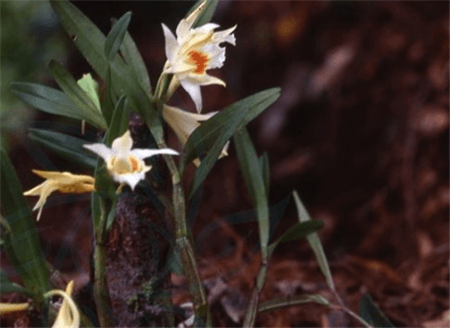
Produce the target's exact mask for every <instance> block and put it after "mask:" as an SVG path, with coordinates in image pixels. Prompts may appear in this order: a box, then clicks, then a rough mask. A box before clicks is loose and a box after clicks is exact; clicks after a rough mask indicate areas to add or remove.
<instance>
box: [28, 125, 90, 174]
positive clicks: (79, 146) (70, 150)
mask: <svg viewBox="0 0 450 328" xmlns="http://www.w3.org/2000/svg"><path fill="white" fill-rule="evenodd" d="M28 136H29V138H30V139H31V140H32V141H34V142H36V143H38V144H40V145H42V146H44V147H46V148H48V149H49V150H51V151H53V152H55V153H56V154H58V155H60V156H61V157H64V158H66V159H69V160H71V161H74V162H77V163H79V164H81V165H84V166H86V167H89V168H95V166H96V164H97V159H96V158H95V157H94V156H92V154H90V153H89V152H88V151H87V150H86V148H83V145H85V144H86V143H87V142H86V141H85V140H83V139H79V138H76V137H72V136H69V135H66V134H63V133H59V132H55V131H48V130H42V129H30V130H29V134H28Z"/></svg>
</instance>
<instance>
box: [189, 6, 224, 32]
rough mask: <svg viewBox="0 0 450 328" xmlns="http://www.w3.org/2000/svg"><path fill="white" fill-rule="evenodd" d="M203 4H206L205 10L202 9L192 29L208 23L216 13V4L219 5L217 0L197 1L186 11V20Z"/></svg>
mask: <svg viewBox="0 0 450 328" xmlns="http://www.w3.org/2000/svg"><path fill="white" fill-rule="evenodd" d="M203 2H206V4H205V7H206V8H205V9H203V11H202V13H201V14H200V15H199V16H198V18H197V19H196V21H195V22H194V24H193V25H192V27H199V26H202V25H205V24H206V23H209V22H210V21H211V19H212V17H213V15H214V12H215V11H216V7H217V4H218V3H219V1H218V0H208V1H206V0H199V1H197V2H196V3H195V5H194V6H192V8H191V9H190V10H189V11H188V13H187V15H186V18H187V17H188V16H189V15H190V14H191V13H192V12H193V11H194V10H196V9H197V8H198V7H199V6H200V5H201V4H202V3H203Z"/></svg>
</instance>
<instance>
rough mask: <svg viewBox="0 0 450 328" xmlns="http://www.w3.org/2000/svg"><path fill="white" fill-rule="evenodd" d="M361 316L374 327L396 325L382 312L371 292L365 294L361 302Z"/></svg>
mask: <svg viewBox="0 0 450 328" xmlns="http://www.w3.org/2000/svg"><path fill="white" fill-rule="evenodd" d="M359 316H360V317H361V318H363V319H364V320H365V321H367V322H368V323H369V324H370V325H371V326H372V327H395V326H394V325H393V324H392V323H391V322H390V321H389V319H388V318H387V317H386V316H385V315H384V314H383V312H381V310H380V309H379V308H378V306H377V305H376V304H375V303H374V301H373V300H372V297H370V295H369V294H365V295H364V296H363V297H362V298H361V302H360V303H359Z"/></svg>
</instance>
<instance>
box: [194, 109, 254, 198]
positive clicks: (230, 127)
mask: <svg viewBox="0 0 450 328" xmlns="http://www.w3.org/2000/svg"><path fill="white" fill-rule="evenodd" d="M245 115H246V113H245V112H244V111H242V112H236V113H235V115H234V116H233V117H232V118H231V119H229V120H227V121H226V122H225V124H224V125H223V126H222V128H223V129H221V131H220V132H221V133H220V134H219V135H217V136H216V137H217V138H216V140H215V143H214V145H213V146H212V148H211V149H210V150H209V152H208V155H207V156H206V157H205V158H203V159H202V161H201V163H200V166H199V167H198V169H197V171H196V172H195V177H194V181H193V182H192V185H191V190H190V192H189V198H192V196H193V195H194V194H195V192H196V191H197V190H198V188H199V187H200V186H201V184H202V183H203V181H204V180H205V179H206V176H207V175H208V173H209V172H210V171H211V169H212V168H213V166H214V164H215V163H216V161H217V160H218V159H219V156H220V153H221V152H222V149H223V147H224V146H225V144H226V143H227V141H228V140H229V139H230V138H231V136H232V135H233V132H234V131H236V129H237V128H238V126H240V125H241V122H242V120H243V119H244V117H245ZM208 121H209V120H208ZM208 121H206V122H205V123H204V124H206V123H207V122H208ZM200 127H201V126H200ZM200 127H199V128H200ZM199 128H197V129H196V130H195V131H197V130H198V129H199ZM195 131H194V133H193V134H192V136H191V138H192V140H193V141H194V142H193V143H195V141H196V138H197V136H198V135H195ZM191 138H190V139H189V140H191ZM189 140H188V143H189ZM195 144H196V146H197V147H199V149H198V150H197V151H198V153H201V150H200V149H201V148H200V147H201V146H203V144H202V143H201V142H197V143H195Z"/></svg>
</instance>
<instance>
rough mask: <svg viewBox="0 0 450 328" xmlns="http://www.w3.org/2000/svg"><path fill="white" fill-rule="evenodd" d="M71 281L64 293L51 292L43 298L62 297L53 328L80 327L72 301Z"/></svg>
mask: <svg viewBox="0 0 450 328" xmlns="http://www.w3.org/2000/svg"><path fill="white" fill-rule="evenodd" d="M72 291H73V281H71V282H69V283H68V284H67V287H66V291H65V292H64V291H62V290H58V289H56V290H51V291H49V292H48V293H47V294H45V296H47V297H48V296H53V295H59V296H61V297H63V302H62V304H61V307H60V308H59V312H58V316H57V317H56V320H55V323H54V324H53V326H52V327H53V328H68V327H70V328H78V327H80V313H79V312H78V308H77V306H76V304H75V302H74V301H73V300H72V297H71V296H72Z"/></svg>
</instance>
